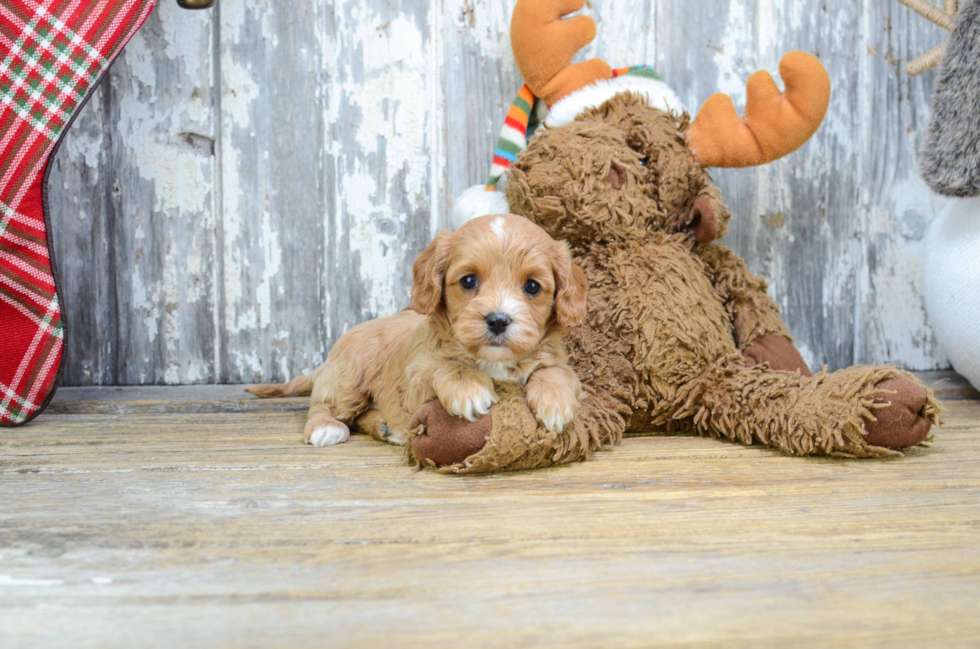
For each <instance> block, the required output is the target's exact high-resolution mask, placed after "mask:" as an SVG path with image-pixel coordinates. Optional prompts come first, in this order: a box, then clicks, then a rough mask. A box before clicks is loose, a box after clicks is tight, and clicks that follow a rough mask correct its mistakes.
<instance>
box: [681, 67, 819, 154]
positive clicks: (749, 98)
mask: <svg viewBox="0 0 980 649" xmlns="http://www.w3.org/2000/svg"><path fill="white" fill-rule="evenodd" d="M779 74H780V76H781V77H782V78H783V83H785V84H786V91H785V92H779V88H778V87H777V86H776V83H775V82H774V81H773V80H772V77H771V76H770V75H769V73H768V72H765V71H762V70H760V71H758V72H756V73H754V74H753V75H752V76H751V77H749V82H748V84H747V85H746V101H745V118H744V119H743V118H741V117H739V116H738V114H737V113H736V112H735V106H734V104H733V103H732V100H731V98H730V97H728V95H725V94H722V93H718V94H715V95H712V96H711V97H708V100H707V101H706V102H704V104H703V105H702V106H701V110H699V111H698V116H697V117H696V118H695V119H694V122H693V123H692V124H691V128H690V129H689V130H688V143H689V145H690V148H691V151H692V152H693V153H694V155H695V157H697V158H698V160H700V161H701V164H703V165H704V166H705V167H751V166H754V165H761V164H765V163H767V162H772V161H773V160H776V159H778V158H781V157H783V156H784V155H787V154H789V153H792V152H793V151H796V150H797V149H798V148H800V147H801V146H803V144H804V143H805V142H806V141H807V140H809V139H810V136H811V135H813V134H814V133H815V132H816V130H817V128H818V127H819V126H820V122H822V121H823V117H824V115H825V114H826V113H827V105H828V104H829V103H830V77H828V76H827V70H825V69H824V67H823V65H821V63H820V61H818V60H817V59H816V58H815V57H813V56H811V55H810V54H807V53H806V52H790V53H789V54H786V55H785V56H783V59H782V61H780V62H779Z"/></svg>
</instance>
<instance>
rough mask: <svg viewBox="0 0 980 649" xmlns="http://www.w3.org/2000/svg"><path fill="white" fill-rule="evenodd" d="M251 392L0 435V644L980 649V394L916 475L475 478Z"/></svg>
mask: <svg viewBox="0 0 980 649" xmlns="http://www.w3.org/2000/svg"><path fill="white" fill-rule="evenodd" d="M232 390H234V391H232ZM238 394H239V393H238V389H237V388H234V389H231V388H182V389H180V390H176V391H175V390H170V391H166V390H163V391H159V390H158V391H154V390H153V389H113V390H106V389H103V390H102V391H98V390H96V391H92V390H88V391H85V390H75V391H65V392H63V393H62V395H61V397H60V398H59V400H58V402H56V403H55V404H54V405H53V407H52V409H51V410H50V412H48V413H46V414H45V415H43V416H42V417H41V418H39V419H38V420H37V421H36V422H35V423H33V424H31V425H29V426H27V427H25V428H22V429H16V430H11V429H0V647H31V646H53V645H61V646H72V647H103V646H127V647H130V646H167V647H175V646H180V647H183V646H205V647H220V646H257V645H269V644H275V645H279V646H291V647H303V646H372V647H376V646H382V647H385V646H413V645H422V644H426V645H429V646H433V643H439V644H440V645H442V646H445V645H449V644H452V645H462V646H480V645H483V646H507V647H512V646H515V645H560V646H565V645H592V646H605V647H611V646H616V647H630V646H650V645H666V644H670V645H681V644H683V645H692V646H725V647H732V646H741V645H751V646H760V645H778V646H786V645H791V644H820V645H836V646H896V645H911V646H927V645H928V646H940V645H947V646H957V645H959V646H977V643H980V401H951V402H948V403H947V406H948V408H949V412H948V414H947V415H946V421H947V425H946V426H945V427H944V428H943V429H942V430H941V431H940V432H939V434H938V435H937V437H936V439H935V442H934V443H933V444H932V445H931V447H929V448H922V447H920V448H916V449H913V450H912V451H911V452H909V453H908V454H907V455H906V457H904V458H899V459H889V460H871V461H868V460H865V461H841V460H826V459H811V460H801V459H793V458H788V457H783V456H781V455H779V454H777V453H773V452H771V451H768V450H766V449H761V448H743V447H741V446H736V445H733V444H728V443H724V442H720V441H714V440H710V439H700V438H691V437H647V438H632V439H628V440H626V442H625V443H624V444H623V445H622V446H621V447H618V448H616V449H614V450H611V451H608V452H602V453H600V454H598V455H597V456H596V457H595V459H594V460H593V461H591V462H588V463H584V464H577V465H573V466H569V467H562V468H556V469H549V470H542V471H535V472H527V473H520V474H504V475H495V476H486V477H461V476H444V475H436V474H433V473H430V472H421V473H418V472H414V471H413V470H412V469H410V468H408V467H406V466H404V465H403V464H402V463H401V452H400V449H397V448H393V447H389V446H385V445H383V444H380V443H377V442H373V441H370V440H367V439H364V438H363V437H360V436H355V437H354V438H352V439H351V441H350V442H349V443H347V444H344V445H341V446H339V447H333V448H324V449H314V448H311V447H309V446H303V445H301V444H300V443H299V442H298V437H299V434H300V431H301V429H302V426H303V420H304V412H303V408H304V405H305V404H304V403H303V400H302V399H299V400H296V399H293V400H283V401H274V402H258V401H253V400H238V398H237V396H238ZM66 395H67V396H66Z"/></svg>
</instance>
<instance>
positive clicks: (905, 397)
mask: <svg viewBox="0 0 980 649" xmlns="http://www.w3.org/2000/svg"><path fill="white" fill-rule="evenodd" d="M875 387H876V388H878V393H877V394H876V395H875V406H874V408H875V410H874V416H875V419H874V420H873V421H869V422H866V423H865V425H864V427H865V430H866V431H867V433H868V435H867V437H865V441H866V442H867V443H868V444H871V445H873V446H883V447H885V448H892V449H898V448H905V447H908V446H914V445H916V444H919V443H920V442H922V441H924V440H925V439H926V438H927V437H928V436H929V430H930V429H931V428H932V424H933V423H936V422H937V416H938V412H936V411H935V408H934V406H933V405H932V404H931V403H930V402H931V400H932V392H931V390H930V389H929V388H927V387H925V386H923V385H922V384H921V383H920V382H919V381H918V379H915V378H914V377H910V376H908V375H906V374H896V375H895V376H893V377H891V378H888V379H885V380H884V381H881V382H879V383H878V384H876V385H875Z"/></svg>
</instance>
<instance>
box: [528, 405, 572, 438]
mask: <svg viewBox="0 0 980 649" xmlns="http://www.w3.org/2000/svg"><path fill="white" fill-rule="evenodd" d="M534 415H535V416H536V417H537V418H538V421H540V422H541V423H542V424H544V427H545V428H546V429H548V431H550V432H552V433H560V432H561V431H563V430H565V426H567V425H568V424H569V423H571V421H572V419H574V418H575V413H574V412H572V409H571V408H565V410H564V411H561V410H559V409H558V408H552V407H542V408H539V409H538V410H537V411H536V412H535V413H534Z"/></svg>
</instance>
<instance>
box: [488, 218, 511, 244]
mask: <svg viewBox="0 0 980 649" xmlns="http://www.w3.org/2000/svg"><path fill="white" fill-rule="evenodd" d="M506 223H507V222H506V221H504V217H502V216H498V217H497V218H495V219H494V220H493V221H491V222H490V229H491V230H493V232H494V234H496V235H497V238H498V239H500V243H506V242H507V230H505V229H504V226H505V225H506Z"/></svg>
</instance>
